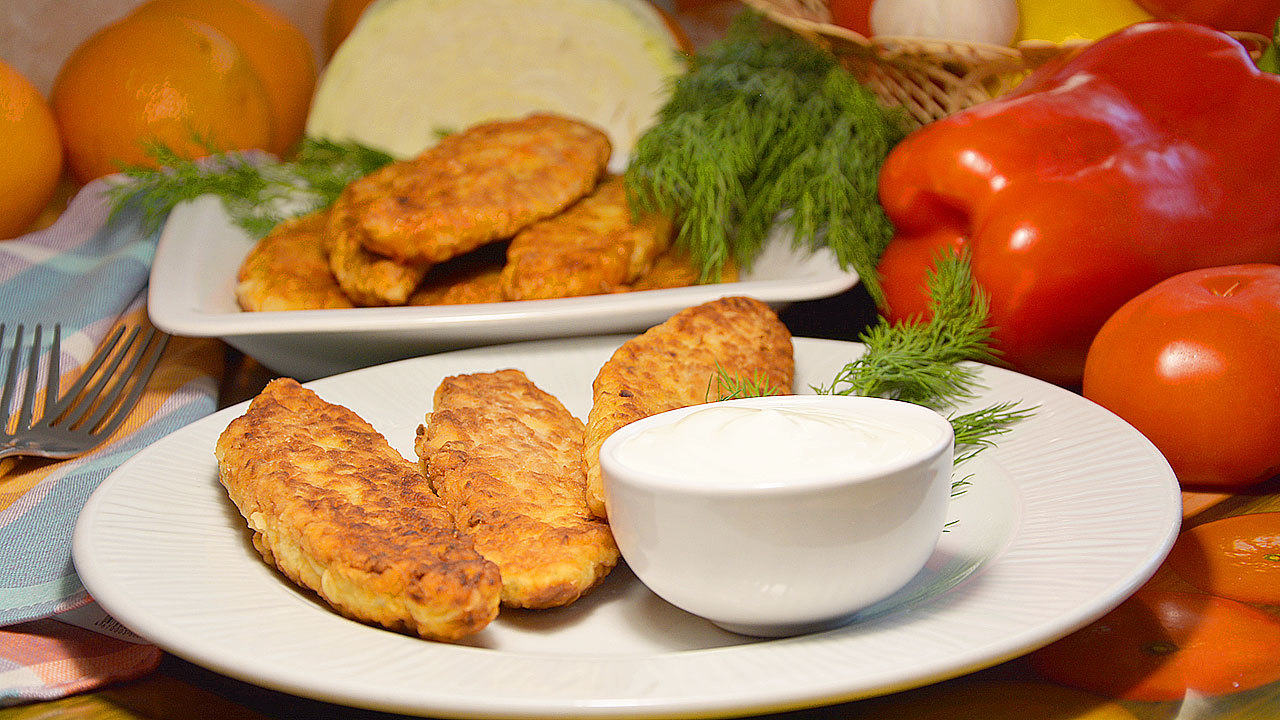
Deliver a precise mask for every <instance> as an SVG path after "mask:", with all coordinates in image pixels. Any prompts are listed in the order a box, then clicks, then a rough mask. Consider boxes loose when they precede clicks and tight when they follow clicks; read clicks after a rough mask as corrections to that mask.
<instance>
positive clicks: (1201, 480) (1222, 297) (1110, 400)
mask: <svg viewBox="0 0 1280 720" xmlns="http://www.w3.org/2000/svg"><path fill="white" fill-rule="evenodd" d="M1277 348H1280V266H1277V265H1261V264H1254V265H1232V266H1227V267H1219V268H1206V269H1203V270H1193V271H1191V272H1187V273H1183V274H1181V275H1175V276H1174V277H1172V278H1169V279H1168V280H1165V281H1163V282H1161V283H1158V284H1156V285H1155V286H1154V287H1152V288H1150V289H1149V290H1147V291H1146V292H1143V293H1142V294H1140V295H1138V296H1137V297H1135V298H1133V299H1132V300H1130V301H1129V302H1127V303H1125V305H1123V306H1122V307H1121V308H1120V309H1119V310H1118V311H1116V312H1115V314H1113V315H1112V316H1111V317H1110V319H1108V320H1107V322H1106V323H1105V324H1104V325H1103V326H1102V329H1101V330H1100V331H1099V332H1098V334H1097V336H1096V337H1095V338H1094V340H1093V343H1092V345H1090V347H1089V353H1088V356H1087V357H1086V359H1085V366H1084V385H1083V388H1082V390H1083V393H1084V396H1085V397H1087V398H1089V399H1090V400H1093V401H1094V402H1096V403H1098V404H1099V405H1102V406H1103V407H1105V408H1107V409H1109V410H1111V411H1112V412H1114V413H1116V414H1117V415H1119V416H1120V417H1122V418H1124V419H1125V420H1127V421H1128V422H1129V423H1130V424H1131V425H1133V426H1134V427H1136V428H1137V429H1138V430H1139V431H1140V432H1142V434H1143V435H1146V436H1147V438H1148V439H1149V440H1151V442H1152V443H1154V444H1155V446H1156V447H1157V448H1159V449H1160V452H1162V453H1163V454H1164V456H1165V458H1167V459H1168V460H1169V464H1170V465H1171V466H1173V469H1174V471H1175V472H1176V473H1177V474H1178V480H1179V481H1180V482H1181V483H1182V484H1183V485H1184V486H1190V487H1210V488H1234V487H1244V486H1247V485H1252V484H1254V483H1257V482H1260V481H1263V480H1266V479H1268V478H1270V477H1272V476H1274V475H1275V474H1276V473H1277V472H1280V351H1278V350H1277Z"/></svg>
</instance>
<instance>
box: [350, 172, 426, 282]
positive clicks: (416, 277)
mask: <svg viewBox="0 0 1280 720" xmlns="http://www.w3.org/2000/svg"><path fill="white" fill-rule="evenodd" d="M350 193H351V187H350V186H348V187H347V188H346V189H345V190H343V191H342V194H341V195H339V196H338V199H337V201H336V202H334V204H333V209H332V210H331V211H330V217H329V224H328V227H327V228H326V234H325V241H326V249H327V251H328V253H329V269H330V270H331V271H332V272H333V276H334V278H336V279H337V281H338V285H339V286H341V288H342V291H343V292H344V293H345V294H346V295H347V297H348V298H350V299H351V300H352V301H354V302H355V303H356V304H358V305H364V306H369V307H376V306H381V305H404V304H405V303H406V302H407V301H408V299H409V294H410V293H412V292H413V289H414V288H416V287H417V286H418V283H420V282H422V278H424V277H425V276H426V274H427V271H428V270H429V269H430V268H431V265H430V264H429V263H418V264H412V263H402V262H399V261H396V260H392V259H391V258H387V257H383V256H381V255H377V254H374V253H371V252H369V251H368V250H366V249H365V247H364V245H363V242H362V239H363V233H362V231H361V229H360V226H359V223H358V221H357V219H356V217H355V216H354V215H353V212H354V210H355V209H354V208H353V207H352V201H351V194H350Z"/></svg>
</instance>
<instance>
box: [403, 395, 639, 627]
mask: <svg viewBox="0 0 1280 720" xmlns="http://www.w3.org/2000/svg"><path fill="white" fill-rule="evenodd" d="M582 432H583V426H582V422H581V421H580V420H578V419H577V418H575V417H574V416H573V415H571V414H570V413H569V411H568V410H566V409H565V408H564V406H563V405H561V404H560V402H559V401H558V400H556V399H555V398H554V397H552V396H551V395H549V394H547V393H545V392H543V391H542V390H540V389H538V388H537V387H536V386H535V385H534V384H533V383H532V382H531V381H530V380H529V379H528V378H527V377H525V375H524V373H522V372H520V371H518V370H502V371H498V372H493V373H476V374H471V375H458V376H454V377H448V378H445V379H444V381H443V382H442V383H441V384H440V387H439V388H438V389H437V390H436V393H435V405H434V408H433V410H432V412H431V414H430V415H429V416H428V424H427V425H426V426H425V427H419V428H418V436H417V440H416V442H415V448H416V450H417V452H418V456H419V458H420V462H421V465H422V468H423V472H425V473H426V474H427V476H428V477H429V478H430V480H431V485H432V488H434V490H435V491H436V493H438V494H439V496H440V498H441V499H442V500H444V502H445V504H446V505H447V506H448V507H449V509H450V510H452V511H453V513H454V518H455V520H456V521H457V524H458V528H459V529H460V530H462V531H463V532H465V533H467V534H468V535H470V536H471V538H472V539H473V540H474V541H475V545H476V549H477V550H478V551H479V552H480V554H481V555H483V556H485V557H486V558H488V559H489V560H491V561H493V562H494V563H496V564H497V565H498V568H499V569H500V570H501V574H502V603H503V604H504V605H510V606H514V607H525V608H546V607H556V606H560V605H567V604H569V603H571V602H573V601H574V600H577V599H578V597H579V596H581V595H582V594H583V593H584V592H587V591H588V590H590V589H591V588H592V587H594V586H595V585H596V584H597V583H598V582H600V580H602V579H603V578H604V577H605V576H606V575H607V574H608V573H609V571H610V570H611V569H612V568H613V566H614V565H615V564H616V563H617V562H618V548H617V546H616V545H615V544H614V541H613V534H612V533H611V532H610V530H609V526H608V525H607V524H605V523H604V522H601V521H600V520H597V519H595V518H593V517H591V513H590V511H588V509H587V505H586V477H585V474H584V470H583V464H582Z"/></svg>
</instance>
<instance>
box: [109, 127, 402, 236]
mask: <svg viewBox="0 0 1280 720" xmlns="http://www.w3.org/2000/svg"><path fill="white" fill-rule="evenodd" d="M204 144H205V146H206V149H208V150H210V152H211V155H210V156H209V157H207V158H204V159H202V160H199V161H195V160H190V159H187V158H185V157H183V156H181V155H178V154H177V153H175V152H174V151H173V150H172V149H170V148H168V147H166V146H165V145H163V144H161V143H151V144H149V145H147V148H146V150H147V154H148V155H150V156H151V157H152V158H154V159H155V160H156V163H157V164H158V165H160V166H161V169H159V170H156V169H153V168H150V167H143V166H138V165H130V166H125V167H124V168H123V169H122V172H123V173H124V175H125V176H126V178H127V179H126V180H125V181H124V182H121V183H118V184H116V185H115V186H113V187H112V188H111V189H110V190H109V191H108V192H109V194H110V199H111V217H112V219H114V218H115V216H116V215H117V214H118V213H119V212H121V211H122V210H123V209H124V208H126V207H137V208H138V209H139V211H140V212H141V216H142V223H143V227H144V228H145V229H147V230H148V231H151V230H154V229H156V228H158V227H159V226H160V224H161V223H163V222H164V219H165V217H167V216H168V214H169V212H170V211H171V210H173V208H174V207H175V206H176V205H178V204H179V203H182V202H185V201H188V200H194V199H195V198H197V197H200V196H202V195H216V196H218V197H220V198H221V199H222V203H223V206H224V207H225V208H226V209H227V214H228V215H229V216H230V217H231V220H232V221H233V222H234V223H235V224H236V225H239V226H240V227H241V228H243V229H244V230H245V231H247V232H248V233H249V234H250V235H253V236H255V237H261V236H262V235H265V234H267V233H268V232H270V231H271V229H272V228H274V227H275V226H276V225H277V224H279V223H280V222H281V221H283V220H287V219H289V218H292V217H297V216H299V215H305V214H307V213H309V212H312V211H314V210H318V209H320V208H323V207H328V206H329V205H331V204H332V203H333V201H334V200H336V199H337V197H338V195H339V194H340V193H341V192H342V189H343V188H344V187H346V186H347V185H348V184H349V183H350V182H351V181H353V180H355V179H357V178H360V177H363V176H364V175H367V174H368V173H370V172H373V171H374V170H376V169H378V168H380V167H382V166H383V165H386V164H388V163H390V162H391V161H392V158H391V156H390V155H387V154H386V153H384V152H381V151H379V150H374V149H372V148H369V147H365V146H363V145H359V144H357V143H339V142H333V141H330V140H318V139H312V138H307V139H304V140H303V141H302V143H301V144H300V145H299V148H298V152H297V153H296V155H295V157H294V159H293V160H290V161H287V162H282V161H279V160H275V159H274V158H271V157H270V156H266V155H263V154H258V153H225V152H215V151H214V150H213V148H211V147H209V144H208V143H204Z"/></svg>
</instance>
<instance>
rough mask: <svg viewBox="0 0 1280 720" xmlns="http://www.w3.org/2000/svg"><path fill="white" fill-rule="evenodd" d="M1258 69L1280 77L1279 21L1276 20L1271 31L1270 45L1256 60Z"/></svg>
mask: <svg viewBox="0 0 1280 720" xmlns="http://www.w3.org/2000/svg"><path fill="white" fill-rule="evenodd" d="M1258 69H1259V70H1261V71H1263V72H1269V73H1274V74H1277V75H1280V19H1277V20H1276V24H1275V28H1274V29H1273V30H1272V31H1271V44H1270V45H1268V46H1267V49H1266V50H1263V51H1262V56H1261V57H1259V58H1258Z"/></svg>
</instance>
